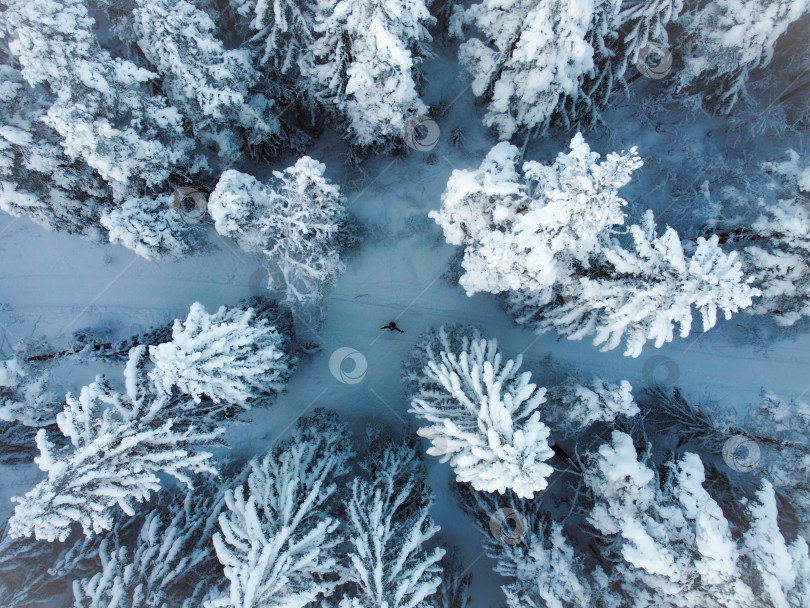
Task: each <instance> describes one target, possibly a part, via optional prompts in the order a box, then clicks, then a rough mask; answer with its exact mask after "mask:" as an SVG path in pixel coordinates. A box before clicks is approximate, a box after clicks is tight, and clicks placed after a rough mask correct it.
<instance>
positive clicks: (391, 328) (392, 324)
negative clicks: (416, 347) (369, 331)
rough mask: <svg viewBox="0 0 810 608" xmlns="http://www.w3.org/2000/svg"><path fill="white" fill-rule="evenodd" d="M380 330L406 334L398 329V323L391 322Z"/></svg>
mask: <svg viewBox="0 0 810 608" xmlns="http://www.w3.org/2000/svg"><path fill="white" fill-rule="evenodd" d="M380 329H390V330H391V331H398V332H399V333H401V334H404V333H405V332H404V331H402V330H401V329H400V328H399V327H397V322H396V321H391V322H390V323H389V324H388V325H383V326H382V327H381V328H380Z"/></svg>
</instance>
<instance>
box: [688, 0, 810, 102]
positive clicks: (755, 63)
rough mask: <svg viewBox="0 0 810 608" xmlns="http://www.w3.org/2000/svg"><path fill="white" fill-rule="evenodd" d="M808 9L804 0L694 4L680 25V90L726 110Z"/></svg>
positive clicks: (726, 0) (727, 0)
mask: <svg viewBox="0 0 810 608" xmlns="http://www.w3.org/2000/svg"><path fill="white" fill-rule="evenodd" d="M808 11H810V4H808V3H807V2H806V0H766V1H763V0H715V1H714V2H708V3H695V4H694V8H693V9H692V10H689V11H687V12H686V13H685V14H684V15H683V16H682V17H681V18H680V19H679V24H680V25H681V26H682V27H683V28H684V34H683V37H682V39H681V40H680V42H679V44H678V48H679V50H680V53H681V57H682V59H683V62H684V66H683V68H682V69H681V70H679V71H678V76H677V78H678V81H677V82H678V84H677V88H678V90H679V91H680V92H687V93H691V94H693V95H696V96H697V99H698V100H699V102H700V103H701V104H702V105H705V106H707V107H708V108H710V109H711V110H713V111H715V112H719V113H724V114H727V113H729V112H730V111H731V110H732V108H733V107H734V106H735V104H736V103H737V101H738V100H739V99H740V98H741V97H742V98H744V97H745V96H746V95H747V91H746V84H747V82H748V79H749V74H750V72H751V71H753V70H755V69H757V68H764V67H766V66H767V65H768V64H769V63H770V62H771V59H772V57H773V53H774V46H775V44H776V41H777V40H778V39H779V37H780V36H782V34H784V33H785V31H786V30H787V28H788V26H789V25H790V24H791V23H793V22H795V21H797V20H798V19H799V18H801V17H802V15H805V14H806V13H807V12H808Z"/></svg>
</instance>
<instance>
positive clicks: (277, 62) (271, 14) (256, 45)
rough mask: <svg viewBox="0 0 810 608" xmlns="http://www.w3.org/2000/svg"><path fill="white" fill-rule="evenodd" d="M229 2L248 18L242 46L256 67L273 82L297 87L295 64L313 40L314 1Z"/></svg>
mask: <svg viewBox="0 0 810 608" xmlns="http://www.w3.org/2000/svg"><path fill="white" fill-rule="evenodd" d="M230 4H231V6H232V7H233V8H234V10H235V11H236V12H237V13H238V14H239V15H241V16H242V17H243V18H245V19H248V20H249V21H248V24H247V27H248V30H249V32H250V33H249V34H248V35H249V39H248V41H247V43H246V47H247V48H248V49H249V50H250V52H251V55H252V57H253V63H254V66H255V67H256V69H257V70H259V71H260V72H261V73H262V74H263V75H264V77H265V78H269V79H270V80H272V81H273V82H274V83H276V84H280V83H284V85H289V86H292V87H295V88H298V87H301V82H300V79H299V76H300V68H299V64H301V63H302V62H303V61H305V60H304V57H307V56H308V55H310V54H311V53H312V45H313V44H314V41H315V31H314V29H313V28H314V25H315V15H314V10H313V9H314V3H311V2H297V1H295V0H276V1H274V2H268V1H267V0H230ZM309 61H311V59H309ZM285 88H286V87H285ZM296 92H297V91H296ZM294 95H295V93H293V95H292V96H294ZM286 96H287V97H289V96H290V93H289V92H287V93H286Z"/></svg>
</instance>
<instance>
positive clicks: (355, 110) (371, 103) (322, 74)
mask: <svg viewBox="0 0 810 608" xmlns="http://www.w3.org/2000/svg"><path fill="white" fill-rule="evenodd" d="M314 20H315V21H314V25H313V29H314V31H315V33H316V40H315V44H314V46H313V49H312V53H311V54H306V55H304V56H303V57H301V59H300V61H299V66H300V69H301V73H302V75H303V77H304V79H305V81H306V86H307V89H308V91H309V95H310V97H311V98H312V99H314V100H316V101H317V102H318V103H320V104H321V105H322V106H323V107H324V108H325V109H326V110H327V111H328V112H329V113H331V114H333V115H335V116H336V117H337V118H338V120H339V121H340V122H341V123H343V125H344V129H345V132H346V138H347V139H348V140H349V141H350V142H351V143H352V144H353V145H355V146H359V147H370V148H385V147H387V146H388V145H390V142H391V140H392V139H394V138H398V137H401V136H402V134H403V132H404V130H405V127H406V120H407V119H408V117H409V116H415V115H419V114H425V113H426V112H427V107H426V106H425V104H424V103H422V101H421V100H420V99H419V86H418V82H419V80H420V78H421V77H420V73H419V64H420V63H421V61H422V59H423V58H424V57H426V56H428V55H430V50H429V48H428V46H427V43H428V42H429V41H430V39H431V37H430V34H428V31H427V29H426V26H427V25H429V24H431V23H432V22H433V21H434V19H433V17H432V16H431V15H430V12H429V11H428V9H427V6H426V5H425V2H424V0H319V1H318V2H316V3H315V4H314Z"/></svg>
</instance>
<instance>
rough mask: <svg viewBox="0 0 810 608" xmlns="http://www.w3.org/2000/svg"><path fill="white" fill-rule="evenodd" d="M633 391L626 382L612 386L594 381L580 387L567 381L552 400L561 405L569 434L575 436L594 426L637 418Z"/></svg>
mask: <svg viewBox="0 0 810 608" xmlns="http://www.w3.org/2000/svg"><path fill="white" fill-rule="evenodd" d="M632 390H633V387H632V386H630V383H629V382H628V381H627V380H622V381H621V382H620V383H619V384H612V383H609V382H606V381H605V380H603V379H602V378H598V377H594V378H592V379H591V381H590V382H588V383H584V384H578V383H573V382H571V381H570V380H569V379H566V380H565V381H564V382H563V384H562V386H561V387H559V388H557V389H556V390H555V389H553V393H554V395H553V396H554V397H555V398H558V399H559V400H560V401H561V408H560V409H563V410H564V411H565V414H564V415H565V420H566V422H567V425H565V426H567V427H568V431H569V433H576V432H577V431H580V432H581V431H582V430H584V429H585V428H587V427H588V426H590V425H591V424H593V423H595V422H606V423H611V422H613V421H614V420H616V418H617V417H619V416H628V417H632V416H635V415H636V414H638V412H639V409H638V405H636V402H635V401H634V400H633V393H632Z"/></svg>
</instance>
